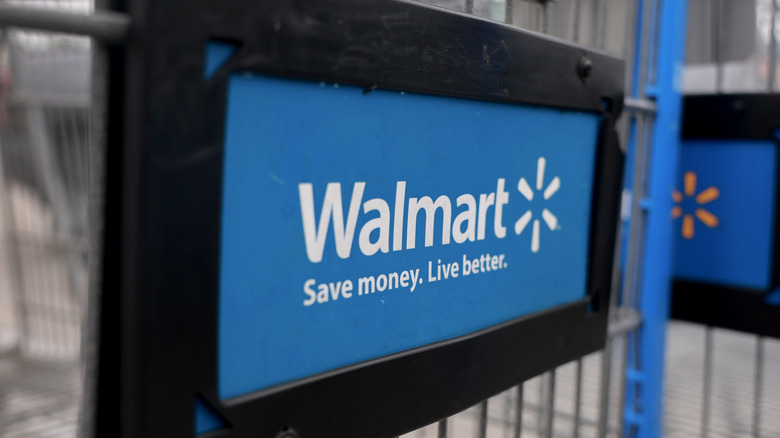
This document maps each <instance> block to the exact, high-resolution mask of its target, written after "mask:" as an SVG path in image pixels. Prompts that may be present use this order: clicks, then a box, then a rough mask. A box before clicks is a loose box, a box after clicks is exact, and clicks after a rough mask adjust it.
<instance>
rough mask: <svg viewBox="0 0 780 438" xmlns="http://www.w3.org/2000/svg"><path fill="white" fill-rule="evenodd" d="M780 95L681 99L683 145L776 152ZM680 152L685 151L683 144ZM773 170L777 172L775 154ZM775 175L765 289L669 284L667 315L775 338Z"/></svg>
mask: <svg viewBox="0 0 780 438" xmlns="http://www.w3.org/2000/svg"><path fill="white" fill-rule="evenodd" d="M778 108H780V94H717V95H692V96H686V97H685V100H684V110H683V140H729V139H731V140H736V139H740V140H745V139H755V140H768V141H772V142H773V143H774V144H775V146H777V147H778V148H780V142H779V141H778V139H777V136H776V135H775V131H776V130H780V111H778ZM682 147H685V146H684V145H683V146H682ZM777 161H778V162H777V163H775V169H780V153H778V160H777ZM778 214H780V175H776V178H775V226H774V234H775V236H774V242H773V250H772V264H771V266H772V272H771V281H770V287H769V288H768V289H766V290H762V289H747V288H738V287H727V286H722V285H718V284H709V283H701V282H694V281H687V280H679V279H675V280H674V284H673V291H672V304H671V316H672V318H675V319H680V320H686V321H691V322H696V323H700V324H706V325H709V326H714V327H722V328H727V329H732V330H738V331H742V332H748V333H754V334H757V335H763V336H771V337H775V338H780V307H778V306H774V305H771V304H768V303H767V302H766V297H767V294H769V293H770V292H772V291H773V290H775V289H776V288H777V287H778V286H780V219H779V218H780V216H778Z"/></svg>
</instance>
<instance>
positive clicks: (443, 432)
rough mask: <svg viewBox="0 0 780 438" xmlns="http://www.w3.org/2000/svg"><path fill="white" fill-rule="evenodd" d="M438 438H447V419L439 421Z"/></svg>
mask: <svg viewBox="0 0 780 438" xmlns="http://www.w3.org/2000/svg"><path fill="white" fill-rule="evenodd" d="M437 437H438V438H447V419H446V418H445V419H443V420H441V421H439V433H438V435H437Z"/></svg>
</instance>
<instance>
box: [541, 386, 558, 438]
mask: <svg viewBox="0 0 780 438" xmlns="http://www.w3.org/2000/svg"><path fill="white" fill-rule="evenodd" d="M555 371H556V370H552V371H548V372H547V376H546V377H547V378H546V379H545V380H546V382H545V383H546V384H547V385H546V386H547V388H546V390H545V400H544V402H545V403H544V404H545V406H544V436H545V437H546V438H551V437H552V436H553V424H554V423H553V420H555Z"/></svg>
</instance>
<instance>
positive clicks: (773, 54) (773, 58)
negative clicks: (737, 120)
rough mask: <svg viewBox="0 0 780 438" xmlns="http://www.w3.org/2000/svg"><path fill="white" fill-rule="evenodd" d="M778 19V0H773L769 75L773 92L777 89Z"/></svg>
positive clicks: (770, 89)
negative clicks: (776, 28) (776, 23)
mask: <svg viewBox="0 0 780 438" xmlns="http://www.w3.org/2000/svg"><path fill="white" fill-rule="evenodd" d="M776 19H777V0H772V19H771V23H770V25H769V32H770V33H771V35H770V36H769V77H767V89H768V90H769V92H770V93H771V92H772V91H774V89H775V76H777V36H776V35H775V20H776Z"/></svg>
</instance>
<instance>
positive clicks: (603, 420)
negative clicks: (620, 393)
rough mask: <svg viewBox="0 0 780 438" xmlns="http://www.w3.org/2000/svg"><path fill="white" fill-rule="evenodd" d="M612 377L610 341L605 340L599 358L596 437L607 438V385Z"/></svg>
mask: <svg viewBox="0 0 780 438" xmlns="http://www.w3.org/2000/svg"><path fill="white" fill-rule="evenodd" d="M611 376H612V340H611V339H609V338H608V339H607V345H606V346H605V347H604V351H603V353H602V356H601V382H600V385H599V388H600V395H599V420H598V426H597V428H596V431H597V432H596V436H597V437H599V438H605V437H606V436H607V419H608V416H609V383H610V377H611Z"/></svg>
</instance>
